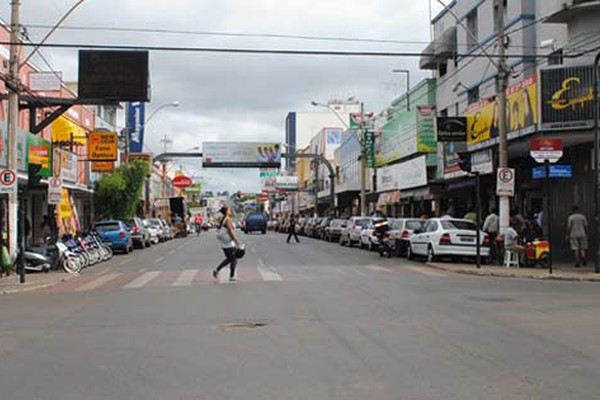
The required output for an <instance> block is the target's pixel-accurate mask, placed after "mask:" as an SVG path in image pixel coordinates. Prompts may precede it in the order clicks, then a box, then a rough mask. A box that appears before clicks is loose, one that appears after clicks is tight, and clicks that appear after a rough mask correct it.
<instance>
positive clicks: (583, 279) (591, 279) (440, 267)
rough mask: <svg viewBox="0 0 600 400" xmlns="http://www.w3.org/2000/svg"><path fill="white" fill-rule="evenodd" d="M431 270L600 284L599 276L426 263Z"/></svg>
mask: <svg viewBox="0 0 600 400" xmlns="http://www.w3.org/2000/svg"><path fill="white" fill-rule="evenodd" d="M425 265H426V266H427V267H429V268H433V269H437V270H440V271H445V272H453V273H456V274H463V275H475V276H492V277H495V278H518V279H535V280H548V281H566V282H592V283H597V282H600V275H599V276H589V277H586V276H561V275H520V274H515V273H498V272H494V271H484V270H477V269H464V268H462V269H461V268H449V267H445V266H443V265H439V264H429V263H425Z"/></svg>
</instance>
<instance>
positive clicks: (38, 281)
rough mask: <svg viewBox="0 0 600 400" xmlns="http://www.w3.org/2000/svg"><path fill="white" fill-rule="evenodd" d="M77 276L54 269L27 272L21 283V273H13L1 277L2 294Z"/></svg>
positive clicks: (29, 289)
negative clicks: (36, 272) (44, 271)
mask: <svg viewBox="0 0 600 400" xmlns="http://www.w3.org/2000/svg"><path fill="white" fill-rule="evenodd" d="M75 276H76V275H70V274H66V273H64V272H63V271H52V272H48V273H47V274H43V273H42V274H27V275H26V276H25V284H20V283H19V274H15V273H11V275H10V276H3V277H2V278H0V295H3V294H13V293H21V292H29V291H32V290H38V289H44V288H47V287H50V286H54V285H56V284H58V283H60V282H64V281H67V280H69V279H71V278H73V277H75Z"/></svg>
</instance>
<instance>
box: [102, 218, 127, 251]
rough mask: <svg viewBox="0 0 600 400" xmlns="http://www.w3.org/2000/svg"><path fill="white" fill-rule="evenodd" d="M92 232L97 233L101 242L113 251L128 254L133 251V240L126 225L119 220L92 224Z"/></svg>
mask: <svg viewBox="0 0 600 400" xmlns="http://www.w3.org/2000/svg"><path fill="white" fill-rule="evenodd" d="M93 230H94V231H95V232H98V234H99V235H100V239H101V240H102V242H103V243H104V244H106V245H108V246H110V248H111V249H112V250H113V251H114V250H123V251H124V252H125V254H128V253H129V252H131V251H132V250H133V240H132V238H131V233H130V232H129V230H128V229H127V225H125V223H124V222H123V221H120V220H108V221H99V222H96V223H95V224H94V228H93Z"/></svg>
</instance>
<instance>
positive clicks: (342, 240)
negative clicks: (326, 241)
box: [340, 236, 344, 246]
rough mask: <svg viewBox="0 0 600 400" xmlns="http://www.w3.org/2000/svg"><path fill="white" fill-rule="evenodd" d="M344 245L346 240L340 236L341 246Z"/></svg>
mask: <svg viewBox="0 0 600 400" xmlns="http://www.w3.org/2000/svg"><path fill="white" fill-rule="evenodd" d="M343 245H344V238H343V237H342V236H340V246H343Z"/></svg>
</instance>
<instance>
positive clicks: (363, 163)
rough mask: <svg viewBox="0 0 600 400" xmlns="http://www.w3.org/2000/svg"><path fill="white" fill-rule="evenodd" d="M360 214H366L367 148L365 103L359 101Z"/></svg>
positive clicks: (362, 215)
mask: <svg viewBox="0 0 600 400" xmlns="http://www.w3.org/2000/svg"><path fill="white" fill-rule="evenodd" d="M358 141H359V143H360V151H361V155H360V216H361V217H364V216H366V215H367V196H366V185H367V148H366V146H365V105H364V103H363V102H362V101H361V102H360V138H359V140H358Z"/></svg>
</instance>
